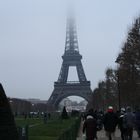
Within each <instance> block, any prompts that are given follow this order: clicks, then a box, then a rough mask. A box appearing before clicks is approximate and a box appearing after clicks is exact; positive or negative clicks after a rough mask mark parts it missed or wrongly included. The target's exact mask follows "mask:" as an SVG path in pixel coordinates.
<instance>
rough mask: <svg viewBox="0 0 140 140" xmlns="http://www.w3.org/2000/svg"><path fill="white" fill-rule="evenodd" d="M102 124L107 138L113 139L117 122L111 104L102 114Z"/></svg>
mask: <svg viewBox="0 0 140 140" xmlns="http://www.w3.org/2000/svg"><path fill="white" fill-rule="evenodd" d="M103 124H104V129H105V131H106V136H107V137H108V140H112V139H114V137H115V129H116V126H117V124H118V117H117V115H116V114H115V113H114V111H113V107H112V106H109V107H108V110H107V113H106V114H105V115H104V119H103Z"/></svg>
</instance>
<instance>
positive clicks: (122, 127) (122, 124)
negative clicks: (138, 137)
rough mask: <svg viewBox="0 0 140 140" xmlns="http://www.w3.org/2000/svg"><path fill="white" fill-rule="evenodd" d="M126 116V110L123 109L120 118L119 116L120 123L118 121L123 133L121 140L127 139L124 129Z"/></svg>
mask: <svg viewBox="0 0 140 140" xmlns="http://www.w3.org/2000/svg"><path fill="white" fill-rule="evenodd" d="M124 114H125V108H121V112H120V116H119V121H118V126H119V129H120V132H121V139H122V140H124V138H125V133H126V128H125V127H124Z"/></svg>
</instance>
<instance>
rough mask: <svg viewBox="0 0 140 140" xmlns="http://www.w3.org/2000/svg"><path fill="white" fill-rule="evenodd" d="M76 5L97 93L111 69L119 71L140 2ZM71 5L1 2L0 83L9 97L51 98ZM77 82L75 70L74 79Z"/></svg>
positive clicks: (40, 0)
mask: <svg viewBox="0 0 140 140" xmlns="http://www.w3.org/2000/svg"><path fill="white" fill-rule="evenodd" d="M70 1H71V0H70ZM73 3H74V4H73V7H74V9H75V17H76V24H77V35H78V43H79V50H80V54H81V55H82V56H83V59H82V64H83V67H84V71H85V74H86V77H87V79H88V80H90V81H91V89H92V90H94V88H96V87H97V84H98V82H99V81H100V80H103V79H104V78H105V70H106V69H107V67H112V68H115V65H116V64H115V59H116V57H117V55H118V53H119V52H120V50H121V47H122V44H123V42H124V41H125V39H126V35H127V32H128V29H129V28H130V27H131V24H132V22H133V20H134V18H136V17H137V16H138V15H140V0H75V1H74V2H73ZM67 7H68V0H0V82H1V83H2V84H3V86H4V89H5V91H6V94H7V96H9V97H17V98H40V99H43V100H47V99H48V98H49V96H50V95H51V93H52V91H53V88H54V87H53V86H54V81H57V79H58V76H59V72H60V68H61V64H62V58H61V56H62V55H63V53H64V48H65V35H66V15H67ZM76 79H77V74H76V70H75V69H74V68H70V72H69V80H72V81H74V80H76Z"/></svg>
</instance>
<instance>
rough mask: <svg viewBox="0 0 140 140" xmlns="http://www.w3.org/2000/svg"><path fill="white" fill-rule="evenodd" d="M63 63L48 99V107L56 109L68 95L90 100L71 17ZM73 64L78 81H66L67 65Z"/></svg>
mask: <svg viewBox="0 0 140 140" xmlns="http://www.w3.org/2000/svg"><path fill="white" fill-rule="evenodd" d="M62 59H63V63H62V66H61V70H60V74H59V77H58V80H57V82H54V90H53V92H52V94H51V96H50V98H49V100H48V106H49V108H50V107H52V108H54V109H57V107H58V105H59V103H60V102H61V101H62V100H63V99H64V98H66V97H68V96H79V97H82V98H84V99H85V100H86V101H88V102H89V101H90V96H91V92H92V91H91V88H90V81H87V78H86V76H85V73H84V69H83V66H82V63H81V59H82V55H80V53H79V48H78V40H77V33H76V25H75V20H74V18H73V17H69V18H68V19H67V28H66V42H65V51H64V55H63V56H62ZM70 66H75V67H76V70H77V74H78V79H79V81H76V82H75V81H67V79H68V72H69V67H70Z"/></svg>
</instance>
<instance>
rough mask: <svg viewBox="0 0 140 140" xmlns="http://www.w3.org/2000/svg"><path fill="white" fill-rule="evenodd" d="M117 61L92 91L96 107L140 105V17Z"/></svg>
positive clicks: (94, 106)
mask: <svg viewBox="0 0 140 140" xmlns="http://www.w3.org/2000/svg"><path fill="white" fill-rule="evenodd" d="M115 62H116V63H117V68H115V69H113V68H107V70H106V72H105V79H104V80H102V81H99V83H98V87H97V88H95V89H94V91H93V93H92V99H91V103H90V106H92V107H93V108H94V109H101V110H105V109H106V108H107V107H108V106H109V105H112V106H114V107H115V108H116V109H119V108H120V107H126V106H128V105H129V106H132V107H133V108H135V107H137V106H139V105H140V102H139V101H140V17H138V18H136V19H135V20H134V23H133V24H132V26H131V28H130V29H129V31H128V34H127V38H126V41H125V42H124V43H123V45H122V48H121V52H120V53H119V54H118V56H117V58H116V61H115Z"/></svg>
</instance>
